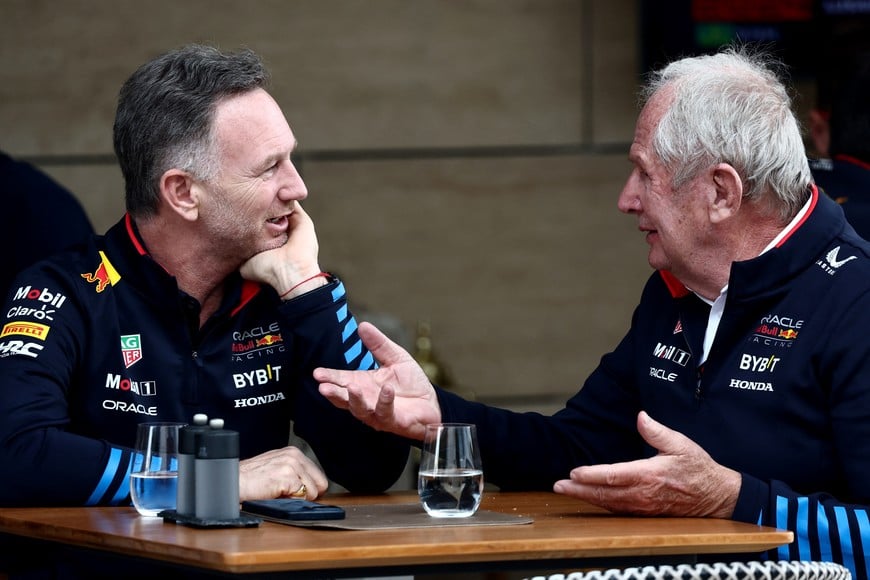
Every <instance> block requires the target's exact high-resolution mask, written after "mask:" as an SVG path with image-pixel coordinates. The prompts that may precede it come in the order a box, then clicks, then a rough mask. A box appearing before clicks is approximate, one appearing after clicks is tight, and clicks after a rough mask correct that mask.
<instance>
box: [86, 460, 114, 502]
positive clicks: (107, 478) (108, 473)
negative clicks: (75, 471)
mask: <svg viewBox="0 0 870 580" xmlns="http://www.w3.org/2000/svg"><path fill="white" fill-rule="evenodd" d="M120 462H121V450H120V449H115V448H114V447H113V448H112V450H111V452H110V453H109V461H108V462H106V469H104V470H103V475H102V477H100V481H99V482H97V487H95V488H94V491H93V493H91V497H89V498H88V500H87V501H86V502H85V505H97V504H98V503H99V501H100V498H102V497H103V494H104V493H106V490H107V489H109V484H110V483H112V479H114V477H115V473H117V472H118V467H119V464H120Z"/></svg>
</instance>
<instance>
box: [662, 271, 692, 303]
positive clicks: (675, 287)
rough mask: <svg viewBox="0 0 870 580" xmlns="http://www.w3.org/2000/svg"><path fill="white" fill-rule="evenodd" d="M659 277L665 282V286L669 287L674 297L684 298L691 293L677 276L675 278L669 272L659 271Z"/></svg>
mask: <svg viewBox="0 0 870 580" xmlns="http://www.w3.org/2000/svg"><path fill="white" fill-rule="evenodd" d="M659 276H661V277H662V280H664V282H665V286H667V287H668V291H669V292H670V293H671V296H672V297H674V298H682V297H683V296H686V295H687V294H688V293H689V289H688V288H686V287H685V286H684V285H683V283H682V282H680V281H679V280H678V279H677V277H676V276H674V275H673V274H671V273H670V272H668V271H667V270H659Z"/></svg>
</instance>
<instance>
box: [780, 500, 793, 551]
mask: <svg viewBox="0 0 870 580" xmlns="http://www.w3.org/2000/svg"><path fill="white" fill-rule="evenodd" d="M776 527H777V528H779V529H781V530H787V529H788V500H787V499H786V498H784V497H782V496H779V495H778V496H776ZM776 555H777V558H779V559H780V560H790V559H791V558H789V556H788V544H785V545H783V546H780V547H778V548H777V549H776Z"/></svg>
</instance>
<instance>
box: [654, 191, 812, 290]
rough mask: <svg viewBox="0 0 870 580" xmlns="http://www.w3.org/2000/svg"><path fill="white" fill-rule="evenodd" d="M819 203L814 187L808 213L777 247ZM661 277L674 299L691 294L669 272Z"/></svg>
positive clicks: (784, 238)
mask: <svg viewBox="0 0 870 580" xmlns="http://www.w3.org/2000/svg"><path fill="white" fill-rule="evenodd" d="M818 203H819V190H818V188H817V187H816V186H815V185H813V186H812V196H811V198H810V207H809V208H808V209H807V211H806V213H805V214H804V215H803V217H802V218H801V219H800V221H798V222H797V223H796V224H794V226H792V228H791V229H790V230H789V231H788V232H786V234H785V235H784V236H783V237H782V239H781V240H780V241H779V242H778V243H777V244H776V247H777V248H779V247H780V246H782V245H783V244H784V243H785V241H786V240H787V239H789V238H790V237H791V235H792V234H793V233H795V232H796V231H797V230H798V229H799V228H800V227H801V226H802V225H803V223H804V222H805V221H807V218H809V217H810V214H811V213H813V210H814V209H815V208H816V204H818ZM659 275H660V276H661V277H662V280H663V281H664V283H665V286H667V287H668V291H669V292H670V293H671V296H672V297H674V298H682V297H683V296H685V295H687V294H688V293H689V289H688V288H686V286H685V285H684V284H683V283H682V282H680V281H679V280H678V279H677V277H676V276H674V275H673V274H671V273H670V272H668V271H667V270H659Z"/></svg>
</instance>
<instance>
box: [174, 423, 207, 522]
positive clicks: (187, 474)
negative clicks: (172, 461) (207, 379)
mask: <svg viewBox="0 0 870 580" xmlns="http://www.w3.org/2000/svg"><path fill="white" fill-rule="evenodd" d="M208 429H209V426H208V416H207V415H204V414H202V413H197V414H196V415H194V416H193V423H191V424H190V425H185V426H184V427H182V428H181V429H180V430H179V435H178V492H177V496H176V501H175V511H176V513H178V515H182V516H192V515H194V514H195V513H196V502H195V499H194V498H195V497H196V487H195V485H196V484H195V482H196V469H195V463H194V462H195V459H196V449H197V447H198V441H197V437H199V434H200V433H202V432H203V431H206V430H208Z"/></svg>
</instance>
